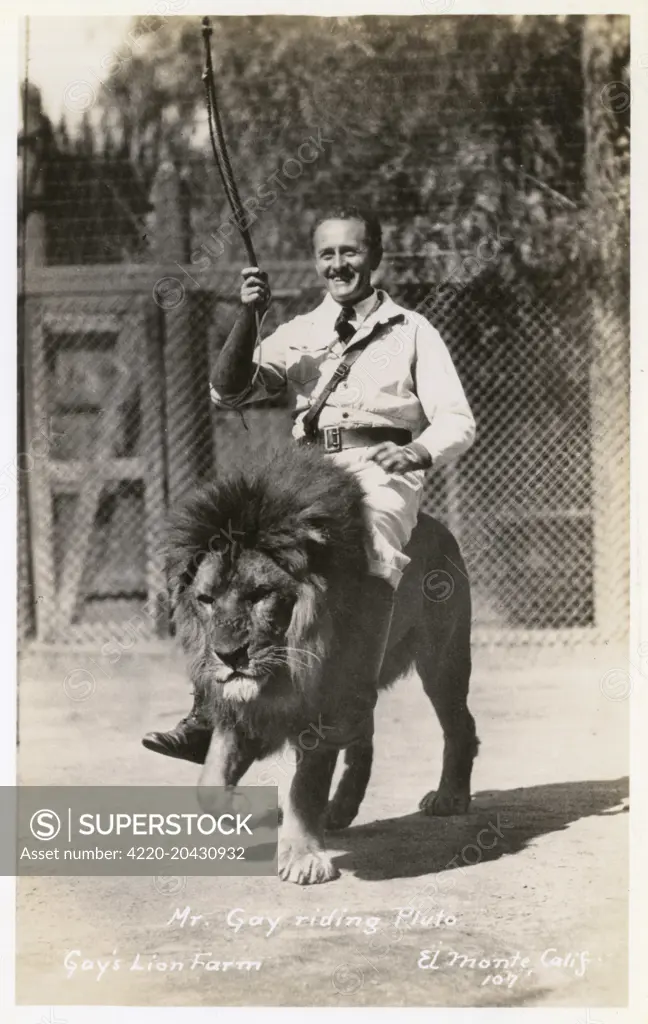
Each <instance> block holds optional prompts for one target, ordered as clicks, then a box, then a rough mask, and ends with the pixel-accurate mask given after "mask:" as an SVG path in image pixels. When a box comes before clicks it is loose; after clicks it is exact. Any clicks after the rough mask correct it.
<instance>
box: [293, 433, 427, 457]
mask: <svg viewBox="0 0 648 1024" xmlns="http://www.w3.org/2000/svg"><path fill="white" fill-rule="evenodd" d="M411 440H412V432H411V431H410V430H403V429H401V428H400V427H321V428H320V429H319V430H318V431H317V434H316V435H315V436H314V437H307V438H302V439H301V440H300V443H301V444H307V445H308V444H316V445H322V446H323V448H324V451H325V452H329V453H331V452H341V451H342V450H343V449H344V448H369V447H371V445H374V444H380V442H381V441H393V442H394V444H399V445H403V444H409V442H410V441H411Z"/></svg>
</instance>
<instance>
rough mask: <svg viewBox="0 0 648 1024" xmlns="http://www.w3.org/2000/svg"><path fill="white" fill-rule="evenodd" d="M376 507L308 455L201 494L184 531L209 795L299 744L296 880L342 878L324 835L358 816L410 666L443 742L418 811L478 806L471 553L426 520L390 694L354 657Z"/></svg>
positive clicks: (171, 542) (173, 546)
mask: <svg viewBox="0 0 648 1024" xmlns="http://www.w3.org/2000/svg"><path fill="white" fill-rule="evenodd" d="M363 502H364V495H363V492H362V490H361V487H360V485H359V483H358V482H357V481H356V479H355V478H354V477H353V476H352V474H351V473H350V472H349V471H348V470H346V469H344V468H342V467H340V466H339V465H337V464H336V463H335V462H334V461H333V460H332V459H331V458H330V457H329V456H327V455H326V454H324V453H323V452H321V451H320V450H318V449H317V448H302V447H298V446H295V447H293V448H290V449H287V450H285V451H278V452H276V453H274V455H273V457H271V458H270V459H268V460H267V461H266V462H265V463H264V464H260V465H256V466H249V467H247V468H246V469H244V470H242V471H240V472H239V473H237V474H235V475H234V476H232V477H230V478H228V479H223V480H216V481H214V482H211V483H209V484H207V485H204V486H202V487H201V488H199V489H198V490H197V491H196V492H195V493H194V494H192V495H191V496H190V498H189V500H188V501H187V503H186V504H185V506H184V507H183V508H182V509H180V510H178V511H177V512H176V513H175V514H174V515H173V517H172V521H171V524H170V531H169V536H168V547H167V564H168V569H169V578H170V584H171V593H172V600H173V605H174V618H175V621H176V624H177V628H178V632H179V634H180V637H181V639H182V642H183V645H184V648H185V650H186V651H187V652H188V654H189V660H190V671H191V679H192V682H193V685H194V688H195V691H196V693H197V694H198V696H199V698H200V705H201V707H202V708H203V714H204V717H205V720H206V722H207V723H209V724H210V725H211V727H212V730H213V732H212V738H211V743H210V746H209V751H208V753H207V756H206V759H205V764H204V768H203V770H202V774H201V776H200V780H199V792H203V793H206V792H207V790H206V789H204V788H203V787H211V786H225V787H234V786H236V785H237V784H238V782H239V780H240V779H241V778H242V777H243V775H244V774H245V772H246V771H247V769H248V768H249V767H250V765H251V764H252V763H253V762H254V761H255V760H257V759H261V758H265V757H267V756H268V755H270V754H272V753H273V752H275V751H277V750H279V749H280V748H282V747H283V746H284V744H286V743H287V744H289V745H290V746H292V748H293V749H294V751H295V762H296V767H295V772H294V776H293V778H292V781H291V785H290V791H289V794H288V797H287V801H286V803H285V806H284V807H283V823H282V827H281V832H280V838H279V852H278V868H279V875H280V877H281V878H282V879H284V880H287V881H291V882H296V883H298V884H312V883H319V882H326V881H329V880H331V879H333V878H336V877H338V875H339V872H338V870H337V869H336V867H335V865H334V864H333V863H332V862H331V859H330V857H329V856H328V855H327V853H326V850H325V844H324V831H325V830H327V829H328V830H332V829H342V828H346V827H348V826H349V825H350V824H351V822H352V821H353V819H354V818H355V816H356V814H357V812H358V810H359V808H360V804H361V802H362V799H363V797H364V794H365V790H366V788H367V784H368V782H369V778H370V774H371V763H372V756H373V740H372V734H373V708H374V705H375V702H376V699H377V696H378V691H379V690H381V689H384V688H385V687H387V686H389V685H391V684H392V683H393V682H394V681H395V680H396V679H397V678H398V677H399V676H401V675H403V674H404V673H405V672H406V671H407V670H408V669H409V668H410V667H415V668H416V670H417V671H418V673H419V675H420V677H421V680H422V682H423V686H424V689H425V692H426V693H427V695H428V697H429V698H430V700H431V702H432V705H433V707H434V710H435V712H436V714H437V716H438V719H439V722H440V724H441V727H442V729H443V734H444V756H443V769H442V773H441V780H440V783H439V786H438V789H437V790H436V791H432V792H430V793H428V794H427V795H426V796H424V797H423V799H422V800H421V802H420V804H419V807H420V809H421V810H422V811H423V812H424V813H425V814H431V815H452V814H464V813H465V812H466V811H467V809H468V806H469V803H470V780H471V772H472V766H473V760H474V758H475V756H476V753H477V747H478V739H477V736H476V731H475V722H474V719H473V717H472V715H471V713H470V711H469V710H468V706H467V695H468V686H469V680H470V671H471V651H470V626H471V605H470V590H469V584H468V578H467V575H466V572H465V566H464V564H463V561H462V558H461V554H460V552H459V548H458V545H457V543H456V541H455V539H454V537H453V536H452V534H451V533H450V532H449V530H447V529H446V528H445V527H444V526H443V525H442V524H441V523H440V522H438V521H437V520H435V519H433V518H432V517H430V516H428V515H425V514H421V515H420V517H419V522H418V524H417V526H416V528H415V530H414V532H413V534H412V537H411V539H410V543H409V545H408V547H407V549H406V553H407V554H408V555H409V556H410V558H411V562H410V563H409V565H408V566H407V569H406V570H405V573H404V576H403V579H402V580H401V583H400V585H399V587H398V590H397V597H396V604H395V609H394V615H393V619H392V624H391V630H390V634H389V641H388V646H387V651H386V654H385V658H384V662H383V667H382V671H381V675H380V679H379V682H378V686H377V687H376V684H375V681H371V682H369V683H368V681H367V680H365V679H364V678H363V675H362V665H358V664H356V662H355V661H354V632H355V631H356V630H357V629H358V628H360V626H361V616H362V611H363V603H362V594H363V585H364V583H365V581H366V579H367V575H368V571H369V569H368V560H367V554H366V544H365V541H366V540H367V532H366V531H367V530H368V525H367V521H366V518H365V510H364V504H363ZM314 735H315V736H316V739H315V741H314V742H313V736H314ZM306 736H308V737H309V741H308V743H307V742H306V739H305V737H306ZM342 749H344V750H345V766H344V771H343V773H342V776H341V779H340V782H339V785H338V787H337V791H336V793H335V795H334V796H333V798H332V800H331V801H330V803H329V802H328V801H329V790H330V787H331V781H332V776H333V771H334V768H335V764H336V760H337V757H338V753H339V752H340V751H341V750H342Z"/></svg>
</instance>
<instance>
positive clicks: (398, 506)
mask: <svg viewBox="0 0 648 1024" xmlns="http://www.w3.org/2000/svg"><path fill="white" fill-rule="evenodd" d="M367 451H368V449H367V448H345V449H344V450H343V451H341V452H334V453H333V454H331V455H330V456H329V458H331V459H335V461H336V462H337V463H338V464H339V465H341V466H344V467H345V468H347V469H350V470H351V471H352V472H353V474H354V476H355V477H356V478H357V480H358V482H359V483H360V485H361V486H362V488H363V490H364V492H365V508H366V512H367V522H368V525H369V529H370V542H369V548H368V550H367V555H368V557H369V571H370V573H371V574H372V576H382V577H383V579H386V580H388V581H389V582H390V583H391V585H392V586H393V587H394V589H396V587H397V586H398V584H399V583H400V581H401V579H402V576H403V571H404V569H405V566H406V565H407V564H408V563H409V561H410V559H409V558H408V557H407V555H405V554H403V548H404V547H405V545H406V544H407V542H408V540H409V539H410V536H411V534H412V530H413V529H414V527H415V526H416V520H417V518H418V512H419V508H420V505H421V498H422V496H423V483H424V480H425V470H424V469H412V470H410V471H409V472H408V473H388V472H387V471H386V470H384V469H383V468H382V467H381V466H379V465H378V463H377V462H373V461H372V460H370V459H367Z"/></svg>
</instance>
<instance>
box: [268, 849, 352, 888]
mask: <svg viewBox="0 0 648 1024" xmlns="http://www.w3.org/2000/svg"><path fill="white" fill-rule="evenodd" d="M279 877H280V878H281V879H282V880H283V881H284V882H295V883H296V884H297V885H317V884H319V883H320V882H331V881H333V879H334V878H339V877H340V872H339V871H338V869H337V868H336V867H334V865H333V864H332V863H331V859H330V857H329V856H328V855H327V854H326V853H325V852H324V850H312V849H308V848H307V847H304V846H297V845H296V844H293V843H291V842H289V841H288V840H283V841H282V840H279Z"/></svg>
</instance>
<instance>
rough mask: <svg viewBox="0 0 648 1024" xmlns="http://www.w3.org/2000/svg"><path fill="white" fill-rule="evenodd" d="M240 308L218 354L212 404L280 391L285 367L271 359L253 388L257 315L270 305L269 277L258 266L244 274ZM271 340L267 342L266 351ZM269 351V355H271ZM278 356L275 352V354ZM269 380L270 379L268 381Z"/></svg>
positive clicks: (260, 399) (257, 398) (260, 397)
mask: <svg viewBox="0 0 648 1024" xmlns="http://www.w3.org/2000/svg"><path fill="white" fill-rule="evenodd" d="M241 273H242V277H243V283H242V285H241V306H240V309H239V312H238V314H237V317H236V320H235V321H234V324H233V326H232V329H231V331H230V332H229V334H228V336H227V339H226V341H225V344H224V345H223V347H222V349H221V350H220V352H219V354H218V358H217V360H216V365H215V367H214V373H213V378H212V382H211V397H212V401H213V402H215V403H216V404H217V405H218V404H220V403H222V404H224V405H227V404H228V403H231V402H233V401H236V400H239V401H240V402H242V403H245V402H254V401H262V400H263V399H264V398H267V397H268V396H269V395H270V394H271V393H272V392H276V391H277V390H280V389H281V386H282V376H283V368H282V367H281V360H279V361H278V365H277V360H276V359H272V360H271V362H270V365H268V366H265V365H263V366H262V367H261V371H262V375H261V377H260V380H259V384H258V386H256V384H255V387H254V388H251V383H252V378H253V374H254V373H255V370H256V369H257V365H256V363H255V361H254V352H255V345H256V342H257V340H258V339H257V324H256V314H257V313H258V314H259V315H260V316H262V315H263V314H264V313H265V311H266V309H267V308H268V305H269V303H270V288H269V285H268V277H267V274H265V273H264V272H263V271H261V270H259V268H258V267H245V269H244V270H243V271H242V272H241ZM271 340H272V339H266V342H264V346H263V347H264V349H265V350H266V351H268V349H270V352H271V351H272V348H273V347H272V345H271V344H270V345H269V346H268V347H266V346H267V343H268V342H270V343H271ZM270 352H268V354H270ZM274 354H275V355H276V353H274ZM266 378H267V379H266Z"/></svg>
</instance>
